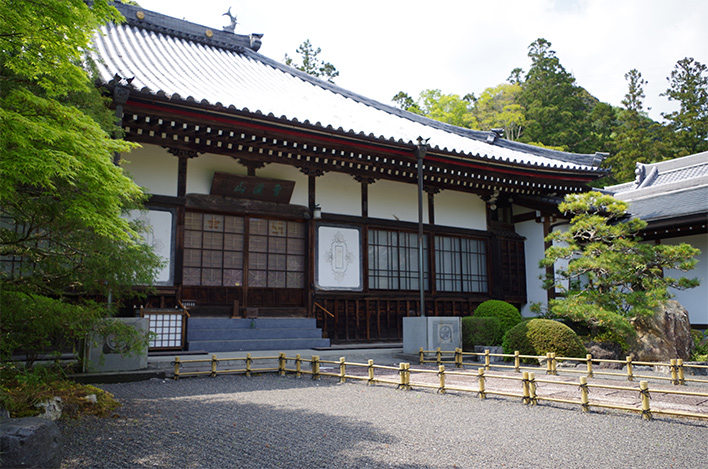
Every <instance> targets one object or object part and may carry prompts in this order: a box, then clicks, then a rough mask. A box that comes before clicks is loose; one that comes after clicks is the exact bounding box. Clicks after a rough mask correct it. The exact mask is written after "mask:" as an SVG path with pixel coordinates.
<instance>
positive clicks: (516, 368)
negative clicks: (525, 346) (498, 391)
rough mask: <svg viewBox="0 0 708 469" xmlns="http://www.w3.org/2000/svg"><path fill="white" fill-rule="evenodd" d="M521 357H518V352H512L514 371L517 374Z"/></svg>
mask: <svg viewBox="0 0 708 469" xmlns="http://www.w3.org/2000/svg"><path fill="white" fill-rule="evenodd" d="M520 368H521V357H520V356H519V351H518V350H515V351H514V371H516V372H517V373H519V372H521V370H520Z"/></svg>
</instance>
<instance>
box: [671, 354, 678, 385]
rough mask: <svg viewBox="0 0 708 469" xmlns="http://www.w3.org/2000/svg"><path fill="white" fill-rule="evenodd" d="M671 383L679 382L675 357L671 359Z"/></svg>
mask: <svg viewBox="0 0 708 469" xmlns="http://www.w3.org/2000/svg"><path fill="white" fill-rule="evenodd" d="M669 368H671V384H679V382H678V372H677V371H676V359H675V358H672V359H671V366H670V367H669Z"/></svg>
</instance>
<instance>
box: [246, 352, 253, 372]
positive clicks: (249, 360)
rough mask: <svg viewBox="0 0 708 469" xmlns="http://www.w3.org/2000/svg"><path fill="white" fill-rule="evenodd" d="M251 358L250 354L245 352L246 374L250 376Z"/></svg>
mask: <svg viewBox="0 0 708 469" xmlns="http://www.w3.org/2000/svg"><path fill="white" fill-rule="evenodd" d="M252 361H253V359H252V358H251V354H250V353H247V354H246V376H249V377H250V376H251V362H252Z"/></svg>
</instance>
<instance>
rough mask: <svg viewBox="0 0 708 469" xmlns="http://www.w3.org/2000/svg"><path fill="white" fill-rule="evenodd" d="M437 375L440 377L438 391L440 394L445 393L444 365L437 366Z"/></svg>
mask: <svg viewBox="0 0 708 469" xmlns="http://www.w3.org/2000/svg"><path fill="white" fill-rule="evenodd" d="M438 377H439V378H440V387H439V388H438V392H439V393H440V394H445V365H440V366H439V367H438Z"/></svg>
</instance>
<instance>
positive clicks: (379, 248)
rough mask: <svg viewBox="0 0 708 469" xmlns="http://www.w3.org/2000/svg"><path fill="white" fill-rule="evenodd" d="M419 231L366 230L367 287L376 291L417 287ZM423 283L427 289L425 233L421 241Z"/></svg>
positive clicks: (416, 288)
mask: <svg viewBox="0 0 708 469" xmlns="http://www.w3.org/2000/svg"><path fill="white" fill-rule="evenodd" d="M418 266H419V252H418V234H417V233H408V232H402V231H387V230H374V229H371V230H369V288H371V289H376V290H418V289H419V288H420V283H419V269H418ZM423 275H424V278H423V282H424V283H425V288H426V289H428V286H429V281H428V249H427V236H425V238H424V243H423Z"/></svg>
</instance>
